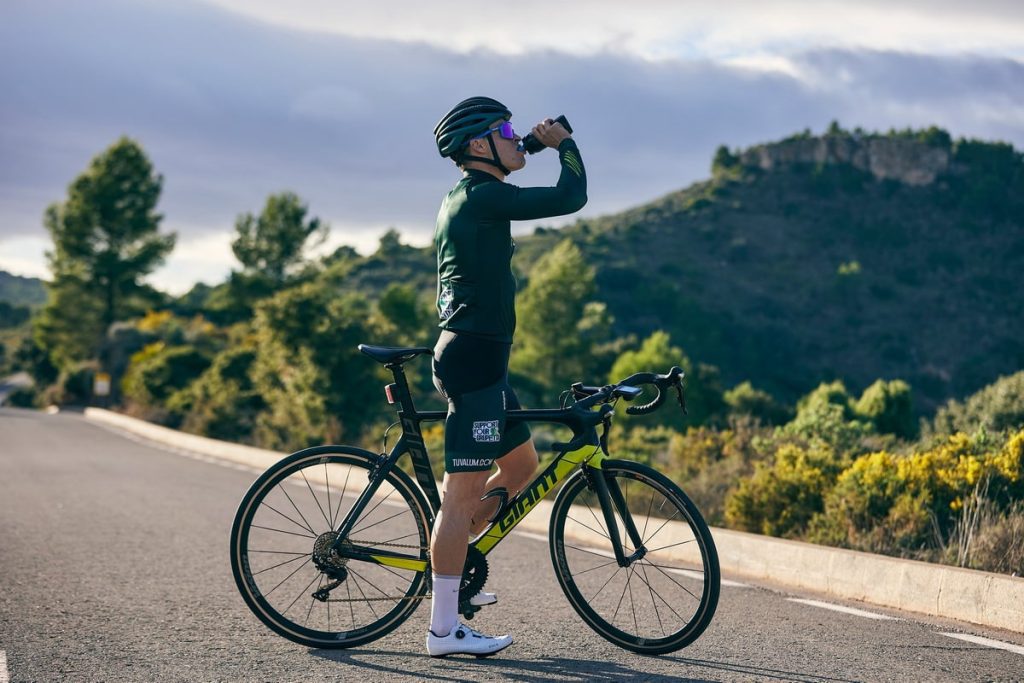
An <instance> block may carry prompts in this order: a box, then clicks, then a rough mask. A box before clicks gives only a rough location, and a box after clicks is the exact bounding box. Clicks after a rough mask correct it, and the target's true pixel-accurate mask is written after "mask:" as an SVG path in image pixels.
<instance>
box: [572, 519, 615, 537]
mask: <svg viewBox="0 0 1024 683" xmlns="http://www.w3.org/2000/svg"><path fill="white" fill-rule="evenodd" d="M566 516H567V517H568V518H569V519H571V520H572V521H574V522H576V523H577V524H579V525H580V526H581V527H583V528H585V529H590V530H591V531H593V532H594V533H595V534H600V535H601V536H604V537H605V538H608V539H609V540H611V539H610V537H609V536H608V534H606V533H605V532H603V531H598V530H597V529H595V528H594V527H592V526H590V525H589V524H584V523H583V522H581V521H580V520H578V519H576V518H575V517H573V516H572V515H566Z"/></svg>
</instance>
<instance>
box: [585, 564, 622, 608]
mask: <svg viewBox="0 0 1024 683" xmlns="http://www.w3.org/2000/svg"><path fill="white" fill-rule="evenodd" d="M620 571H622V567H619V568H618V569H616V570H615V572H614V573H613V574H612V575H611V576H609V577H608V580H607V581H605V582H604V585H602V586H601V588H600V589H599V590H598V591H597V592H596V593H594V594H593V595H592V596H590V601H591V602H592V601H594V600H596V599H597V596H598V595H600V594H601V591H603V590H604V589H605V586H607V585H608V584H609V583H611V581H612V579H614V578H615V577H616V576H618V574H619V572H620Z"/></svg>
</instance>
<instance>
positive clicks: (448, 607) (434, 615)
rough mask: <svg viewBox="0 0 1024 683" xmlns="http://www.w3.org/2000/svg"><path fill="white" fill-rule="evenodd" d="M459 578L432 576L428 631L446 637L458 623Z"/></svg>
mask: <svg viewBox="0 0 1024 683" xmlns="http://www.w3.org/2000/svg"><path fill="white" fill-rule="evenodd" d="M461 583H462V577H461V576H445V575H443V574H434V597H433V599H432V600H431V602H430V630H431V632H433V634H434V635H435V636H446V635H448V634H449V633H451V632H452V629H453V628H455V624H457V623H458V621H459V584H461Z"/></svg>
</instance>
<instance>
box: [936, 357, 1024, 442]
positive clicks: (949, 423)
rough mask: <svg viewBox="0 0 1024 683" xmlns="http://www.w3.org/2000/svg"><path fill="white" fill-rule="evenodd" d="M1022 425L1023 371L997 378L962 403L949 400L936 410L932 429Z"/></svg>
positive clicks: (1000, 428) (946, 430)
mask: <svg viewBox="0 0 1024 683" xmlns="http://www.w3.org/2000/svg"><path fill="white" fill-rule="evenodd" d="M1021 427H1024V370H1022V371H1020V372H1017V373H1015V374H1013V375H1009V376H1007V377H1000V378H999V379H997V380H996V381H995V382H993V383H992V384H990V385H988V386H987V387H984V388H982V389H980V390H979V391H978V392H976V393H975V394H973V395H972V396H970V397H969V398H968V399H967V400H966V401H965V402H963V403H960V402H959V401H955V400H953V401H949V402H948V403H947V404H946V405H945V406H943V407H942V408H940V409H939V411H938V412H937V413H936V414H935V419H934V421H933V422H932V425H931V429H932V431H933V432H934V433H935V434H937V435H940V436H948V435H950V434H954V433H956V432H966V433H973V432H976V431H977V430H978V429H981V428H984V429H987V430H989V431H991V432H1001V431H1004V430H1009V429H1019V428H1021Z"/></svg>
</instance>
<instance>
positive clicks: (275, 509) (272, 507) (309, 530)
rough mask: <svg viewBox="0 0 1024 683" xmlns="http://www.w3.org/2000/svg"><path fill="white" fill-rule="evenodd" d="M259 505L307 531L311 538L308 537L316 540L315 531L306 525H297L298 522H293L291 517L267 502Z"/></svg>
mask: <svg viewBox="0 0 1024 683" xmlns="http://www.w3.org/2000/svg"><path fill="white" fill-rule="evenodd" d="M260 505H261V506H263V507H265V508H269V509H271V510H273V511H274V512H276V513H277V514H279V515H281V516H282V517H284V518H285V519H287V520H288V521H289V522H291V523H292V524H294V525H295V526H297V527H301V528H303V529H305V530H306V531H308V532H309V533H311V534H313V535H312V536H310V538H316V532H315V531H313V530H312V529H310V528H309V526H308V525H307V524H299V523H298V522H296V521H295V520H294V519H292V518H291V517H289V516H288V515H286V514H284V513H283V512H281V511H280V510H278V509H277V508H276V507H274V506H273V505H271V504H270V503H268V502H266V501H262V502H261V503H260Z"/></svg>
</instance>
